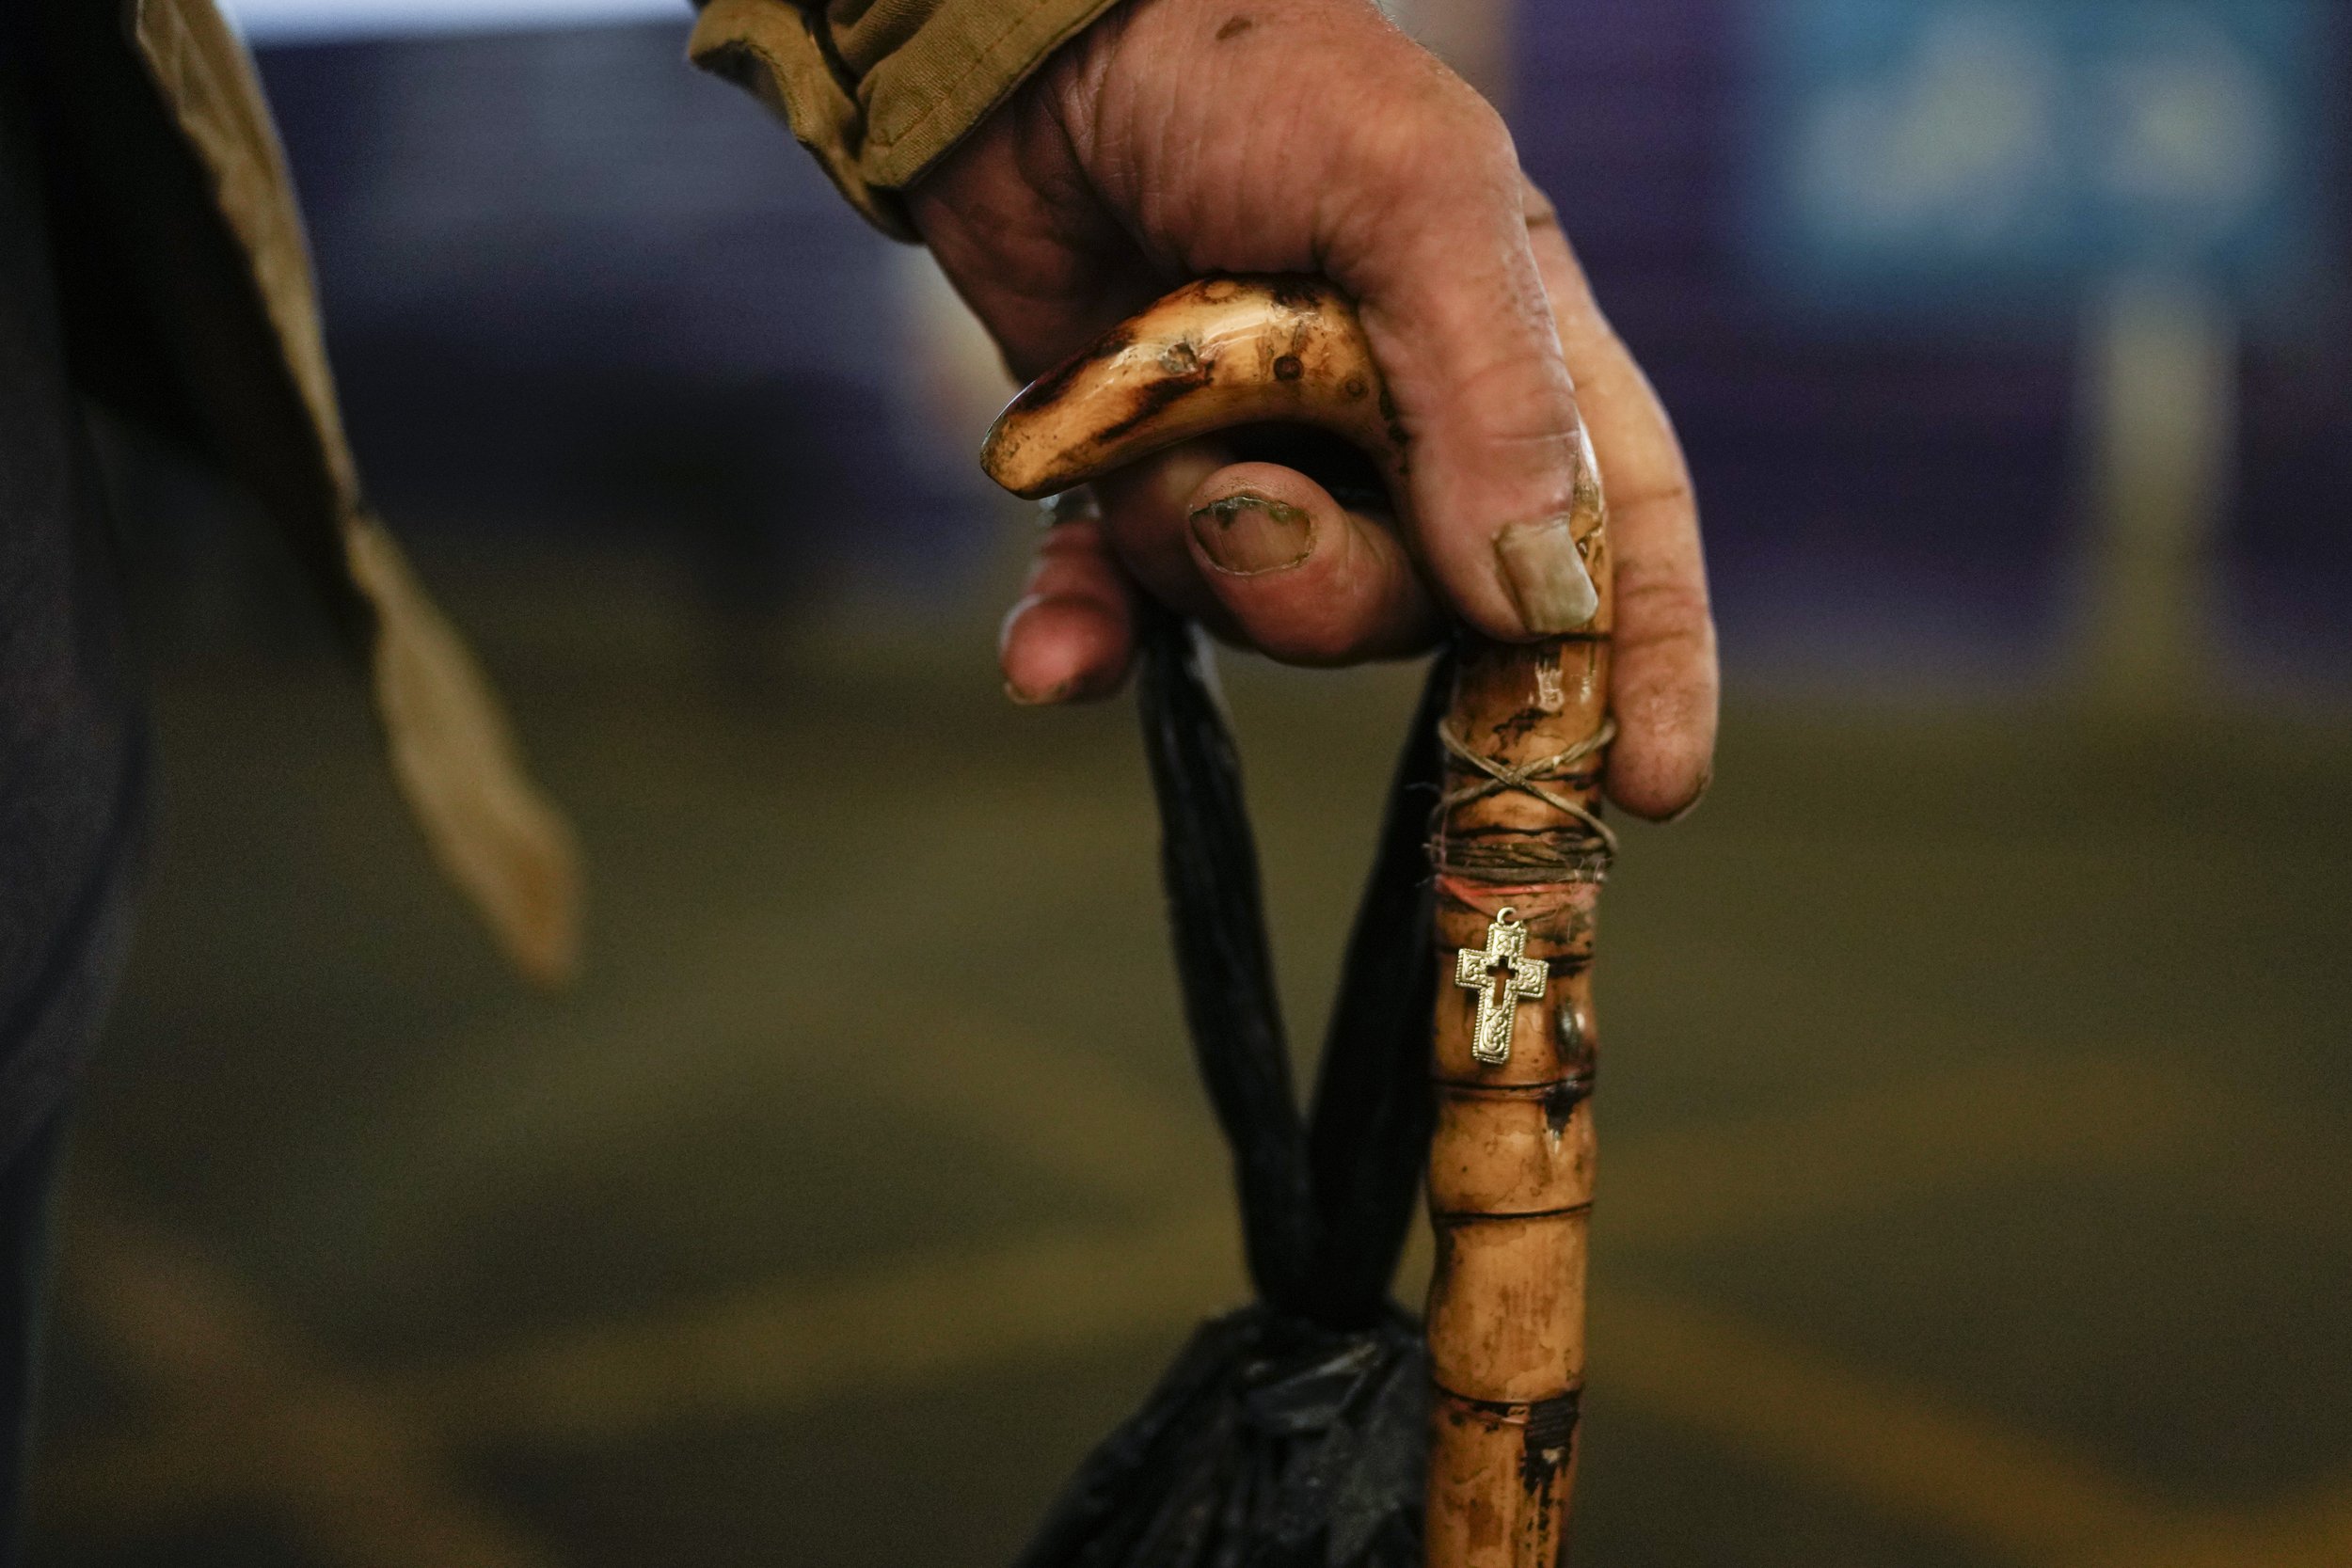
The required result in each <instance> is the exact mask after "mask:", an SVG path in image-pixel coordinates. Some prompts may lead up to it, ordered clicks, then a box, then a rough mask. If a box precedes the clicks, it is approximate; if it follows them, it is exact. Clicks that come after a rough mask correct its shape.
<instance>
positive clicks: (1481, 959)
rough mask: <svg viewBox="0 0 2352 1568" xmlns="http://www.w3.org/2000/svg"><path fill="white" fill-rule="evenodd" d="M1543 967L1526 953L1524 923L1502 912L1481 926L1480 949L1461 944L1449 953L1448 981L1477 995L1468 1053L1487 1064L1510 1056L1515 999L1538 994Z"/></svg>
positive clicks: (1538, 996)
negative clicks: (1483, 937) (1482, 941)
mask: <svg viewBox="0 0 2352 1568" xmlns="http://www.w3.org/2000/svg"><path fill="white" fill-rule="evenodd" d="M1545 978H1546V975H1545V970H1544V966H1543V965H1542V964H1541V963H1539V962H1537V961H1536V960H1535V959H1534V958H1529V957H1528V956H1527V927H1526V925H1525V924H1524V923H1522V922H1520V921H1518V920H1514V919H1512V918H1511V911H1509V910H1507V909H1506V910H1503V911H1501V912H1500V913H1498V914H1497V915H1496V916H1495V917H1494V919H1493V920H1492V921H1491V922H1490V923H1488V925H1487V927H1486V951H1485V952H1483V953H1482V952H1480V951H1479V950H1478V949H1477V948H1475V947H1465V948H1463V949H1461V950H1460V951H1459V952H1457V953H1455V954H1454V984H1455V985H1457V986H1459V987H1461V988H1462V989H1463V990H1474V991H1476V992H1477V993H1478V1022H1476V1023H1475V1024H1474V1025H1473V1026H1472V1028H1471V1031H1470V1054H1471V1055H1472V1056H1474V1057H1476V1058H1477V1059H1478V1060H1480V1061H1482V1062H1485V1063H1486V1064H1487V1065H1488V1066H1489V1067H1491V1066H1493V1065H1495V1064H1496V1063H1499V1062H1507V1061H1509V1060H1510V1059H1511V1030H1512V1026H1513V1025H1514V1024H1515V1023H1517V1022H1518V1011H1519V1003H1520V1002H1521V1001H1522V1000H1525V1001H1529V1002H1534V1001H1537V1000H1540V999H1541V998H1542V996H1543V994H1544V981H1545Z"/></svg>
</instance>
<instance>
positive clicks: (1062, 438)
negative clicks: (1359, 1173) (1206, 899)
mask: <svg viewBox="0 0 2352 1568" xmlns="http://www.w3.org/2000/svg"><path fill="white" fill-rule="evenodd" d="M1273 420H1282V421H1291V422H1297V423H1304V424H1311V425H1316V426H1320V427H1322V428H1324V429H1326V430H1329V431H1331V432H1334V433H1335V434H1337V435H1340V436H1344V437H1346V438H1348V439H1349V440H1351V441H1353V442H1354V443H1355V444H1356V445H1358V446H1359V447H1361V448H1362V449H1363V450H1364V451H1365V452H1366V453H1367V454H1369V455H1370V456H1371V457H1372V458H1373V459H1374V460H1375V462H1377V463H1378V464H1379V465H1380V467H1381V468H1382V471H1383V473H1384V475H1385V476H1386V478H1387V480H1388V482H1389V488H1390V491H1391V499H1392V500H1393V502H1394V504H1395V506H1396V508H1397V511H1398V515H1399V516H1400V517H1402V518H1405V519H1406V521H1407V522H1408V524H1409V519H1410V515H1411V511H1410V508H1411V498H1410V496H1409V494H1408V493H1407V489H1406V484H1405V483H1404V481H1405V478H1406V473H1407V471H1408V469H1409V466H1410V461H1411V448H1410V444H1409V436H1408V435H1407V433H1406V431H1405V430H1404V429H1403V427H1402V426H1401V425H1400V424H1399V422H1398V420H1397V419H1396V417H1395V414H1394V411H1393V407H1392V405H1391V403H1390V402H1389V399H1388V396H1387V394H1386V392H1385V391H1384V389H1383V388H1382V385H1381V380H1380V373H1379V370H1378V367H1377V366H1376V365H1375V364H1374V362H1373V357H1372V351H1371V348H1370V345H1369V344H1368V343H1367V341H1366V340H1365V338H1364V333H1363V328H1362V325H1361V324H1360V323H1359V321H1358V320H1357V317H1356V310H1355V307H1354V306H1353V304H1352V303H1350V302H1349V300H1348V299H1347V298H1346V296H1344V295H1343V294H1342V293H1339V292H1338V291H1337V290H1336V289H1334V288H1332V287H1331V286H1330V285H1329V284H1327V283H1325V282H1323V281H1321V280H1319V279H1314V278H1304V277H1262V278H1243V277H1224V278H1212V279H1209V280H1206V281H1203V282H1198V283H1192V284H1188V285H1186V286H1185V287H1184V288H1182V289H1179V290H1177V291H1176V292H1175V293H1171V294H1169V295H1168V296H1167V297H1166V298H1164V299H1162V300H1161V301H1159V303H1157V304H1156V305H1153V306H1152V307H1151V308H1150V309H1146V310H1145V311H1144V312H1143V313H1142V314H1140V315H1138V316H1136V317H1134V318H1133V319H1132V320H1130V321H1128V322H1126V323H1125V324H1124V325H1120V326H1118V327H1116V328H1114V329H1113V330H1111V331H1110V332H1108V333H1106V334H1105V335H1104V337H1103V338H1101V339H1100V340H1099V341H1096V342H1095V343H1094V344H1092V345H1091V346H1090V347H1089V348H1087V349H1085V350H1084V351H1082V352H1081V353H1079V354H1078V355H1077V356H1074V357H1073V358H1072V359H1071V360H1070V361H1069V362H1067V363H1066V364H1064V365H1063V366H1061V367H1060V368H1059V369H1058V370H1056V371H1054V372H1050V373H1049V374H1047V375H1045V376H1042V377H1041V378H1040V379H1039V380H1037V381H1036V382H1034V383H1033V384H1031V385H1030V386H1029V387H1028V388H1027V389H1025V391H1023V392H1022V393H1021V395H1020V396H1019V397H1017V398H1015V399H1014V400H1013V402H1012V404H1011V405H1010V406H1009V407H1008V408H1007V409H1006V410H1005V412H1004V414H1003V416H1002V417H1001V418H999V419H998V420H997V421H996V424H995V427H994V428H993V429H992V430H991V431H990V432H989V436H988V441H987V444H986V446H985V447H984V448H983V449H982V452H981V463H982V466H983V467H986V468H987V470H988V472H989V474H990V475H991V477H993V479H995V480H996V482H997V483H1000V484H1003V485H1004V486H1005V487H1006V488H1007V489H1009V490H1011V491H1013V492H1015V493H1016V494H1019V495H1024V496H1029V497H1039V496H1044V495H1049V494H1051V493H1053V492H1055V491H1058V490H1065V489H1069V488H1071V487H1072V486H1074V485H1077V484H1082V483H1086V482H1088V481H1089V480H1092V479H1096V478H1099V477H1101V476H1102V475H1104V474H1106V473H1108V472H1110V471H1112V470H1114V469H1116V468H1119V467H1124V466H1125V465H1127V464H1129V463H1132V462H1135V461H1136V460H1137V459H1139V458H1142V457H1146V456H1149V455H1150V454H1151V453H1152V452H1154V451H1159V450H1160V449H1162V448H1164V447H1167V446H1169V445H1172V444H1173V443H1175V442H1177V441H1180V440H1184V439H1186V438H1188V437H1190V436H1202V435H1207V434H1209V433H1211V432H1213V431H1216V430H1219V429H1223V428H1226V427H1228V426H1232V425H1237V424H1248V423H1261V422H1266V421H1273ZM1591 472H1592V470H1591V467H1590V464H1589V462H1588V464H1587V467H1586V473H1587V475H1588V477H1589V476H1590V474H1591ZM1578 503H1579V504H1578V506H1577V509H1576V514H1575V516H1574V519H1573V521H1572V524H1571V527H1572V531H1574V533H1575V534H1576V536H1577V541H1578V547H1579V549H1580V550H1581V552H1582V553H1583V555H1584V559H1585V564H1586V567H1587V569H1588V570H1589V571H1590V572H1591V574H1592V578H1593V582H1594V586H1595V587H1596V588H1597V590H1598V591H1599V595H1600V604H1599V610H1598V611H1597V613H1596V615H1595V616H1594V618H1593V621H1592V622H1591V624H1590V626H1588V627H1587V628H1586V629H1585V630H1584V631H1582V632H1580V633H1578V634H1577V635H1575V636H1572V637H1565V638H1556V639H1553V640H1550V641H1545V642H1538V643H1530V644H1506V643H1499V642H1491V641H1486V640H1485V639H1483V638H1479V637H1475V636H1471V635H1468V634H1464V635H1463V636H1462V637H1461V639H1460V642H1459V649H1458V663H1457V672H1458V673H1457V674H1456V677H1455V683H1454V696H1453V704H1452V707H1451V710H1450V712H1449V715H1448V719H1447V722H1446V735H1445V739H1446V749H1447V753H1448V754H1447V774H1446V792H1445V794H1444V796H1443V797H1442V799H1441V800H1440V802H1439V805H1438V812H1437V815H1436V817H1435V820H1434V823H1433V832H1432V839H1431V856H1432V860H1433V863H1434V869H1435V872H1436V887H1437V940H1438V952H1437V954H1436V955H1435V956H1434V957H1435V961H1436V962H1437V963H1438V966H1439V971H1440V974H1439V983H1438V1007H1437V1016H1436V1019H1435V1021H1434V1044H1433V1048H1432V1078H1433V1081H1434V1085H1435V1088H1436V1093H1437V1096H1438V1118H1437V1132H1436V1136H1435V1139H1434V1141H1433V1144H1432V1147H1431V1150H1430V1161H1429V1205H1430V1215H1431V1219H1432V1222H1433V1224H1434V1225H1435V1227H1436V1230H1437V1242H1438V1248H1437V1252H1438V1267H1437V1273H1436V1275H1435V1277H1434V1278H1433V1280H1432V1281H1431V1285H1430V1293H1429V1311H1428V1336H1429V1361H1430V1370H1431V1375H1432V1377H1433V1378H1434V1380H1435V1383H1436V1387H1435V1390H1434V1393H1433V1401H1432V1413H1431V1425H1430V1459H1429V1494H1428V1511H1427V1514H1426V1523H1425V1539H1426V1548H1427V1560H1428V1562H1429V1563H1430V1564H1431V1565H1432V1568H1554V1565H1555V1564H1557V1563H1559V1562H1561V1561H1562V1560H1564V1559H1565V1549H1566V1535H1567V1519H1568V1505H1569V1497H1570V1493H1571V1490H1572V1486H1573V1481H1574V1474H1575V1464H1576V1426H1577V1411H1578V1400H1579V1395H1580V1393H1581V1389H1582V1386H1583V1372H1584V1261H1585V1234H1586V1223H1587V1220H1588V1217H1589V1215H1590V1212H1591V1204H1592V1181H1593V1127H1592V1113H1591V1106H1590V1104H1589V1097H1590V1095H1591V1091H1592V1083H1593V1064H1594V1059H1595V1045H1596V1036H1595V1032H1594V1027H1593V1014H1592V1002H1591V972H1592V957H1593V920H1594V913H1595V910H1596V906H1597V895H1598V893H1599V887H1600V882H1601V879H1602V877H1603V875H1604V874H1605V872H1606V870H1607V866H1608V860H1609V853H1610V849H1611V847H1612V843H1611V840H1610V838H1609V835H1608V830H1607V829H1605V828H1603V827H1601V826H1600V824H1599V820H1598V816H1597V813H1598V811H1599V789H1600V773H1601V765H1602V762H1603V760H1604V759H1605V756H1606V747H1607V745H1608V740H1609V736H1610V733H1611V731H1610V728H1609V720H1608V674H1609V628H1610V626H1611V624H1612V620H1611V616H1612V610H1613V592H1612V584H1611V580H1610V571H1609V553H1608V549H1607V546H1606V538H1607V536H1606V531H1605V527H1606V523H1605V515H1604V511H1603V508H1602V505H1601V500H1600V494H1599V487H1598V484H1597V481H1591V482H1589V483H1586V484H1584V485H1583V486H1582V487H1581V489H1580V492H1579V495H1578ZM1506 916H1507V918H1506ZM1514 958H1517V959H1518V960H1519V961H1518V962H1517V963H1514V962H1513V961H1512V959H1514ZM1482 1019H1483V1021H1484V1022H1482ZM1498 1044H1500V1045H1501V1046H1502V1052H1501V1053H1498V1052H1497V1050H1496V1047H1497V1046H1498Z"/></svg>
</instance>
